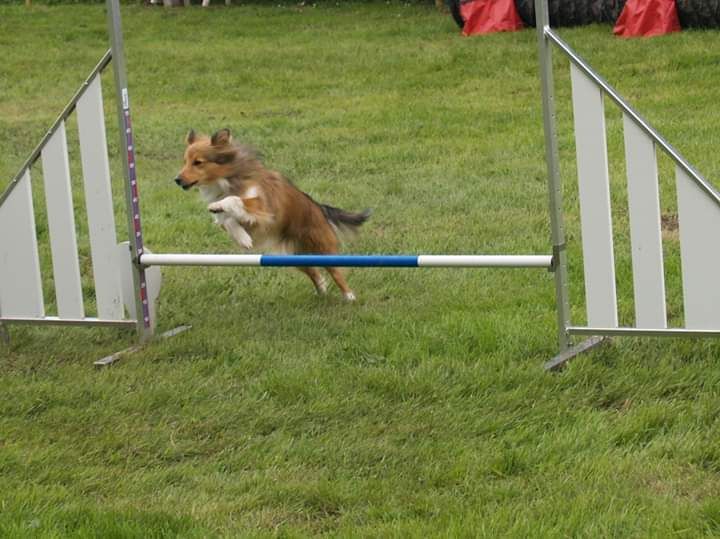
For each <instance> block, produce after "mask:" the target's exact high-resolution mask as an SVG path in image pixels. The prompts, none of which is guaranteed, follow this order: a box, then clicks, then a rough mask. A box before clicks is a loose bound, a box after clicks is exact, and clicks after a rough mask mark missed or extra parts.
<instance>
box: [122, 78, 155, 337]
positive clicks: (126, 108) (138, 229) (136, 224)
mask: <svg viewBox="0 0 720 539" xmlns="http://www.w3.org/2000/svg"><path fill="white" fill-rule="evenodd" d="M124 94H125V95H124V96H123V97H125V96H127V90H126V91H125V92H124ZM123 101H125V102H124V103H123V119H124V121H125V147H126V149H127V161H128V170H129V177H130V190H131V192H132V212H133V230H134V232H135V245H136V246H137V255H138V256H140V255H142V254H143V252H144V251H145V248H144V245H143V237H142V224H141V223H140V196H139V195H138V186H137V173H136V171H135V148H134V145H133V133H132V121H131V120H130V104H129V103H128V101H127V98H126V97H125V99H124V100H123ZM139 276H140V300H141V301H142V312H143V323H144V325H145V327H146V328H148V327H150V307H149V305H148V292H147V280H146V279H145V268H143V267H142V266H140V268H139Z"/></svg>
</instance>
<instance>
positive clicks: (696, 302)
mask: <svg viewBox="0 0 720 539" xmlns="http://www.w3.org/2000/svg"><path fill="white" fill-rule="evenodd" d="M675 176H676V179H677V196H678V220H679V225H680V259H681V261H682V280H683V299H684V303H685V327H686V328H689V329H720V208H718V206H717V204H715V203H714V202H713V201H712V200H711V199H710V197H709V196H708V195H707V194H706V193H705V192H704V191H702V190H701V189H700V188H699V187H698V186H697V184H695V182H694V181H692V179H690V177H689V176H688V175H687V174H686V173H685V171H683V170H682V169H681V168H680V167H676V172H675Z"/></svg>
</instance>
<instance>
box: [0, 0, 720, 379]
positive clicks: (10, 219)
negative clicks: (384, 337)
mask: <svg viewBox="0 0 720 539" xmlns="http://www.w3.org/2000/svg"><path fill="white" fill-rule="evenodd" d="M106 1H107V8H108V26H109V30H110V41H111V48H110V50H109V51H108V52H107V53H106V54H105V55H104V56H103V58H102V59H101V60H100V62H99V63H98V64H97V66H96V67H95V69H94V70H93V71H92V72H91V74H90V76H89V77H88V78H87V80H86V81H85V82H84V83H83V84H82V86H81V87H80V89H79V90H78V91H77V92H76V94H75V95H74V96H73V98H72V99H71V100H70V102H69V103H68V105H67V106H66V107H65V109H64V110H63V112H62V113H61V114H60V116H59V117H58V119H57V120H56V121H55V122H54V123H53V125H52V126H51V128H50V129H49V130H48V132H47V134H46V135H45V137H43V139H42V140H41V142H40V143H39V144H38V146H37V147H36V149H35V150H33V152H32V153H31V155H30V156H29V157H28V159H27V160H26V162H25V163H24V164H23V166H22V167H21V169H20V171H19V172H18V174H17V175H16V176H15V177H14V179H13V180H12V181H11V183H10V185H9V186H8V188H7V190H6V191H5V192H4V193H3V194H2V195H0V227H2V228H3V229H6V230H7V229H12V230H14V231H15V234H13V235H12V236H11V235H4V236H3V237H2V239H0V271H2V275H3V279H0V329H3V327H4V325H5V324H13V323H28V324H66V325H94V326H127V327H135V328H136V330H137V333H138V340H139V342H140V343H143V342H146V341H147V340H149V339H150V338H151V337H152V335H153V332H154V326H155V322H156V314H155V307H154V303H155V299H156V298H157V297H158V294H159V290H160V280H161V276H160V270H159V266H163V265H167V266H170V265H173V266H178V265H187V266H264V267H280V266H283V267H284V266H292V267H397V268H411V267H418V268H420V267H435V268H438V267H445V268H457V267H472V268H496V267H504V268H544V269H547V270H550V271H552V272H553V274H554V281H555V297H556V303H557V321H558V344H559V349H560V353H559V355H558V356H556V357H555V358H554V359H553V360H551V361H550V362H548V363H547V364H546V368H549V369H551V368H556V367H558V366H561V365H562V364H564V363H565V362H566V361H567V360H568V359H570V358H571V357H573V356H574V355H576V354H577V353H580V352H582V351H583V350H586V349H587V348H589V347H591V346H594V345H595V344H597V343H598V342H599V341H600V340H601V339H602V338H603V337H604V336H613V335H616V336H617V335H631V336H690V337H700V336H715V337H717V336H720V284H718V281H717V275H718V274H720V249H719V248H717V247H716V246H713V245H711V244H709V243H708V242H707V241H706V240H705V239H704V238H705V237H706V234H707V233H708V231H711V230H712V231H716V232H715V234H717V233H720V194H718V192H717V190H716V189H715V188H714V187H713V186H712V185H711V184H710V183H709V182H707V181H706V180H705V179H704V178H703V177H702V176H701V175H700V174H699V173H698V172H697V171H696V170H695V169H694V168H693V167H692V166H691V165H690V164H689V163H687V161H686V160H685V159H684V158H683V157H682V156H681V155H680V154H679V152H677V150H675V149H674V148H673V147H672V146H671V145H670V144H669V143H668V142H667V141H665V139H664V138H663V137H662V136H660V135H659V134H658V133H657V131H655V130H654V129H653V128H652V127H651V126H650V125H649V124H648V123H647V122H646V121H645V120H644V119H643V118H642V117H641V116H640V115H639V114H638V113H637V112H636V111H635V110H634V109H633V108H632V107H631V106H630V105H629V104H628V103H627V102H626V101H625V100H624V99H623V98H622V97H621V96H620V95H619V94H618V93H617V92H616V91H615V90H614V89H613V88H612V87H611V86H610V85H609V84H608V83H607V82H606V81H605V80H604V79H603V78H602V77H600V76H599V75H598V74H597V73H596V72H595V71H594V70H593V69H592V68H591V67H590V66H589V65H588V64H587V63H586V62H584V61H583V60H582V59H581V58H580V56H578V55H577V54H576V53H575V52H574V51H573V50H572V48H571V47H570V46H569V45H568V44H567V43H565V42H564V41H563V40H562V39H561V38H560V37H559V36H558V35H557V34H556V33H555V32H554V31H553V30H552V29H551V28H550V27H549V22H548V11H547V3H546V0H536V2H535V9H536V13H537V14H538V16H537V37H538V50H539V60H540V77H541V83H542V104H543V116H544V132H545V143H546V163H547V171H548V195H549V197H548V199H549V213H550V220H551V231H550V237H551V244H552V252H551V254H544V255H543V254H531V255H419V256H416V255H336V254H332V255H277V254H263V255H240V254H155V253H151V252H150V251H149V250H148V249H147V248H146V247H145V245H144V242H143V235H142V223H141V214H140V203H139V193H138V185H137V176H136V170H135V148H134V142H133V130H132V120H131V114H130V98H129V92H128V85H127V77H126V72H125V61H124V53H123V39H122V32H121V24H120V12H119V6H118V1H117V0H106ZM553 48H557V50H559V51H560V52H561V53H562V54H564V55H565V56H566V57H567V58H568V59H569V60H570V64H571V70H570V71H571V81H572V94H573V98H572V99H573V113H574V119H575V136H576V152H577V166H578V182H579V199H580V217H581V233H582V248H583V268H584V277H585V299H586V302H585V303H586V309H587V325H586V326H580V325H576V324H573V323H572V322H571V317H570V301H569V295H568V271H567V256H568V255H567V251H566V242H565V232H564V224H563V200H562V184H561V176H560V169H559V158H558V147H557V138H556V125H555V104H554V94H553V88H554V84H553V69H552V51H553ZM111 61H112V64H113V70H114V78H115V90H116V94H117V104H118V111H117V116H118V127H119V136H120V142H121V146H120V147H121V148H122V149H123V150H124V151H122V157H123V159H122V161H123V169H124V186H125V199H126V209H127V227H128V238H129V241H128V242H126V243H123V244H120V245H118V244H117V239H116V232H115V223H114V217H113V203H112V195H111V190H110V173H109V165H108V156H107V144H106V133H105V119H104V113H103V101H102V92H101V88H100V75H101V73H102V72H103V70H104V69H105V68H106V67H107V66H108V65H109V64H110V62H111ZM605 97H609V98H610V99H611V101H613V102H614V103H615V104H616V105H617V106H618V107H619V108H620V109H621V110H622V112H623V124H624V135H625V150H626V151H625V154H626V163H627V176H628V177H627V181H628V203H629V204H628V206H629V207H628V211H629V220H630V238H631V251H632V269H633V283H634V303H635V325H634V326H633V327H620V326H619V323H618V315H617V292H616V287H615V261H614V253H613V237H612V220H611V208H610V196H609V192H610V189H609V174H608V158H607V148H606V146H607V144H606V132H605V110H604V100H605ZM73 112H76V113H77V118H78V129H79V135H80V155H81V162H82V169H83V179H84V189H85V198H86V202H87V207H88V230H89V235H90V247H91V255H92V263H93V275H94V280H95V283H94V284H95V296H96V302H97V316H96V317H92V316H86V313H85V312H84V306H83V305H84V304H83V295H82V289H81V286H80V272H79V268H78V260H77V256H70V255H69V253H77V240H76V238H75V226H74V223H75V218H74V211H73V205H72V194H71V188H70V173H69V166H68V150H67V140H66V134H65V121H66V120H67V118H68V117H69V116H70V114H72V113H73ZM657 149H660V150H662V151H663V152H664V153H666V154H667V155H668V156H669V157H670V158H671V159H672V160H673V161H674V163H675V167H676V188H677V196H678V218H679V224H680V247H681V263H682V282H683V302H684V314H685V316H684V320H685V323H684V326H683V327H672V328H669V327H668V324H667V313H666V311H665V282H664V264H663V255H662V238H661V223H660V205H659V186H658V178H657V164H656V163H657V161H656V151H657ZM39 159H41V160H42V162H43V171H44V174H43V177H44V182H45V189H46V191H47V192H48V193H52V194H53V195H52V196H51V197H46V201H47V210H48V228H49V233H50V234H49V235H50V244H51V250H52V258H53V277H54V281H55V290H56V294H57V298H56V299H57V311H58V312H57V315H56V316H49V315H47V314H46V312H45V303H44V298H43V293H42V286H41V283H42V281H41V273H40V264H39V257H38V245H37V234H36V231H35V222H34V214H33V196H32V182H31V168H32V166H33V164H34V163H35V162H36V161H37V160H39ZM117 268H121V271H120V272H118V269H117ZM576 335H577V336H588V337H591V339H589V340H587V341H584V342H582V343H579V344H576V345H574V344H573V342H572V337H573V336H576Z"/></svg>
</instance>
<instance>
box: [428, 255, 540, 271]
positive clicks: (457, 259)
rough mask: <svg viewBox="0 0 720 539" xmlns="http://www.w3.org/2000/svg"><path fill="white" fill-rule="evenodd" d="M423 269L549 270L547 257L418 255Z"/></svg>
mask: <svg viewBox="0 0 720 539" xmlns="http://www.w3.org/2000/svg"><path fill="white" fill-rule="evenodd" d="M418 266H420V267H425V268H549V267H551V266H552V256H549V255H420V256H418Z"/></svg>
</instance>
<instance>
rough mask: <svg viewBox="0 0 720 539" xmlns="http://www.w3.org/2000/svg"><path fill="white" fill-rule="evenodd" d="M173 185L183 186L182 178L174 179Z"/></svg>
mask: <svg viewBox="0 0 720 539" xmlns="http://www.w3.org/2000/svg"><path fill="white" fill-rule="evenodd" d="M175 183H176V184H178V185H182V184H183V181H182V178H180V177H177V178H175Z"/></svg>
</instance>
